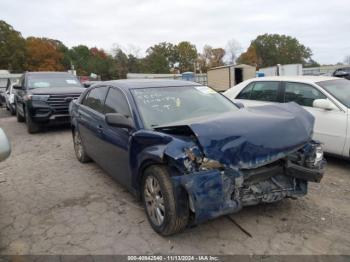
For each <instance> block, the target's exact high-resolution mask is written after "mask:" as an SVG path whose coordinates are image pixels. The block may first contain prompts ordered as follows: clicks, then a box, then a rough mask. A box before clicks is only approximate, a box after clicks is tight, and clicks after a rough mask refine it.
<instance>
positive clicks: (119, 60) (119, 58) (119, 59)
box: [113, 48, 128, 79]
mask: <svg viewBox="0 0 350 262" xmlns="http://www.w3.org/2000/svg"><path fill="white" fill-rule="evenodd" d="M113 58H114V61H115V70H116V78H117V79H125V78H126V74H127V73H128V56H127V55H126V54H125V53H124V52H123V50H122V49H121V48H116V49H115V50H114V57H113Z"/></svg>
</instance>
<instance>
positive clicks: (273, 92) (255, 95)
mask: <svg viewBox="0 0 350 262" xmlns="http://www.w3.org/2000/svg"><path fill="white" fill-rule="evenodd" d="M279 84H280V82H274V81H270V82H269V81H261V82H255V84H254V86H253V88H252V91H251V95H250V100H257V101H268V102H278V89H279Z"/></svg>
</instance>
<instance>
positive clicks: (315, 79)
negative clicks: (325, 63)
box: [248, 76, 340, 84]
mask: <svg viewBox="0 0 350 262" xmlns="http://www.w3.org/2000/svg"><path fill="white" fill-rule="evenodd" d="M337 79H338V80H339V79H340V78H338V77H331V76H264V77H256V78H252V79H249V80H248V81H250V82H253V81H290V82H302V83H309V84H310V83H311V84H313V83H317V82H321V81H328V80H337Z"/></svg>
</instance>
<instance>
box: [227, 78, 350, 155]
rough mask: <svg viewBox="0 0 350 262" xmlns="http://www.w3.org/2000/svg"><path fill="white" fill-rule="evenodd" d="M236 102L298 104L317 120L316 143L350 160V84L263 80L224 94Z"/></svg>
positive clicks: (327, 80)
mask: <svg viewBox="0 0 350 262" xmlns="http://www.w3.org/2000/svg"><path fill="white" fill-rule="evenodd" d="M224 95H225V96H227V97H228V98H229V99H231V100H233V101H234V102H240V103H242V104H243V105H245V106H247V107H250V106H260V105H264V104H268V103H287V102H292V101H293V102H296V103H298V104H299V105H301V106H302V107H303V108H305V109H306V110H307V111H309V112H310V113H311V114H313V115H314V116H315V120H316V121H315V127H314V137H313V138H314V139H315V140H318V141H320V142H322V143H323V144H324V151H325V152H327V153H330V154H334V155H338V156H342V157H346V158H349V157H350V81H349V80H346V79H340V78H336V77H325V76H293V77H292V76H291V77H286V76H283V77H282V76H279V77H261V78H254V79H249V80H247V81H244V82H242V83H240V84H238V85H236V86H234V87H232V88H230V89H229V90H227V91H226V92H225V93H224Z"/></svg>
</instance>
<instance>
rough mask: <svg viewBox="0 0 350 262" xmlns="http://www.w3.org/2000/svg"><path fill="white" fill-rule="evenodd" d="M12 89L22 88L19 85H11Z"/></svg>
mask: <svg viewBox="0 0 350 262" xmlns="http://www.w3.org/2000/svg"><path fill="white" fill-rule="evenodd" d="M13 89H16V90H22V86H21V85H13Z"/></svg>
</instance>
